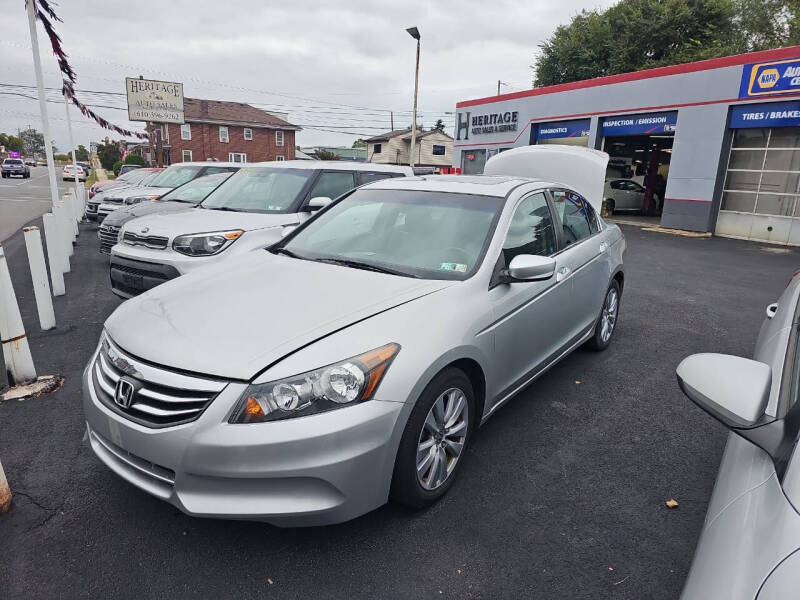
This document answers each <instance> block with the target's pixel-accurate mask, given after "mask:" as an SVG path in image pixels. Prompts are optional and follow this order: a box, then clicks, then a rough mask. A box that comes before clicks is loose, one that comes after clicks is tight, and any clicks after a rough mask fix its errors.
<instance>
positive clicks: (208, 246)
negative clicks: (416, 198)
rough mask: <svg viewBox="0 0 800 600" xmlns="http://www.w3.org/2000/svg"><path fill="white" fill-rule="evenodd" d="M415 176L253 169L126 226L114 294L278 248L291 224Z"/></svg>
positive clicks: (349, 169) (326, 167)
mask: <svg viewBox="0 0 800 600" xmlns="http://www.w3.org/2000/svg"><path fill="white" fill-rule="evenodd" d="M413 174H414V173H413V170H412V169H411V167H404V166H399V165H379V164H372V163H356V162H342V161H307V160H295V161H276V162H264V163H253V164H251V165H247V166H245V167H243V168H242V169H241V170H240V171H239V172H238V173H235V174H233V175H232V176H231V177H230V178H229V179H228V180H227V181H226V182H225V183H223V184H222V185H221V186H219V187H218V188H217V189H216V190H214V192H212V193H211V194H210V195H209V196H208V197H207V198H206V199H205V200H204V201H203V202H202V203H201V204H200V205H199V206H198V207H196V208H191V209H188V210H185V211H181V212H178V213H171V214H153V215H147V216H144V217H139V218H136V219H133V220H131V221H128V222H127V223H126V224H125V225H124V226H123V228H122V231H121V232H120V235H119V243H118V244H117V245H115V246H114V247H113V248H112V249H111V263H110V268H111V289H112V290H113V292H114V293H115V294H117V295H118V296H121V297H123V298H130V297H132V296H136V295H137V294H140V293H142V292H144V291H146V290H149V289H150V288H153V287H155V286H157V285H159V284H161V283H164V282H165V281H167V280H169V279H174V278H175V277H178V276H179V275H183V274H184V273H187V272H189V271H192V270H194V269H197V268H199V267H202V266H204V265H207V264H211V263H216V262H218V261H220V260H224V259H225V258H226V257H229V256H236V255H239V254H243V253H245V252H249V251H250V250H253V249H255V248H261V247H264V246H267V245H269V244H272V243H274V242H276V241H277V240H279V239H280V238H281V236H282V235H283V231H284V228H285V227H289V226H294V225H297V224H298V223H300V222H302V221H303V220H305V219H307V218H308V217H309V216H310V215H311V213H312V212H313V211H315V210H317V209H319V208H322V207H323V206H325V205H327V204H328V203H330V202H331V201H332V199H333V198H336V197H338V196H341V195H342V194H344V193H345V192H348V191H349V190H351V189H353V188H355V187H358V186H360V185H363V184H365V183H369V182H371V181H376V180H378V179H386V178H389V177H407V176H412V175H413Z"/></svg>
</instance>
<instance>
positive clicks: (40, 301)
mask: <svg viewBox="0 0 800 600" xmlns="http://www.w3.org/2000/svg"><path fill="white" fill-rule="evenodd" d="M22 231H23V233H24V235H25V249H26V250H27V251H28V262H29V263H30V267H31V279H32V280H33V295H34V296H35V297H36V310H37V312H38V313H39V325H41V327H42V329H43V330H45V331H47V330H48V329H52V328H53V327H55V326H56V313H55V311H54V310H53V297H52V296H51V295H50V284H49V283H48V281H47V267H45V264H44V250H43V249H42V237H41V234H40V233H39V228H38V227H26V228H25V229H23V230H22Z"/></svg>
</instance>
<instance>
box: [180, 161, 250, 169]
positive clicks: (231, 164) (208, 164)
mask: <svg viewBox="0 0 800 600" xmlns="http://www.w3.org/2000/svg"><path fill="white" fill-rule="evenodd" d="M245 164H247V163H238V162H237V163H235V162H220V161H216V160H198V161H194V162H180V163H172V164H171V165H169V166H170V167H237V168H240V167H243V166H245Z"/></svg>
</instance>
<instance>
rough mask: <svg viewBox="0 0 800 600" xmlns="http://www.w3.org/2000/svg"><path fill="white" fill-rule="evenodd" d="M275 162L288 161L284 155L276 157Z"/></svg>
mask: <svg viewBox="0 0 800 600" xmlns="http://www.w3.org/2000/svg"><path fill="white" fill-rule="evenodd" d="M275 160H286V157H285V156H284V155H283V154H278V155H277V156H276V157H275Z"/></svg>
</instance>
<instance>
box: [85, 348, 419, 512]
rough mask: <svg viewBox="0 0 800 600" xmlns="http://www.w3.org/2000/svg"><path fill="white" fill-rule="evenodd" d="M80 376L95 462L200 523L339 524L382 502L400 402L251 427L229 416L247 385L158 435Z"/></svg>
mask: <svg viewBox="0 0 800 600" xmlns="http://www.w3.org/2000/svg"><path fill="white" fill-rule="evenodd" d="M93 363H94V357H93V358H92V361H91V362H90V363H89V365H90V366H89V368H87V370H86V372H84V377H83V408H84V413H85V416H86V425H87V434H88V437H89V441H90V444H91V447H92V449H93V451H94V452H95V454H96V455H97V457H98V458H99V459H100V460H101V461H102V462H103V463H105V465H106V466H108V467H109V468H110V469H111V470H112V471H114V472H115V473H116V474H117V475H119V476H120V477H122V478H123V479H125V480H126V481H128V482H129V483H132V484H133V485H135V486H136V487H138V488H140V489H142V490H144V491H145V492H148V493H149V494H152V495H153V496H156V497H157V498H160V499H162V500H165V501H166V502H169V503H170V504H172V505H174V506H176V507H177V508H179V509H180V510H181V511H183V512H185V513H187V514H189V515H193V516H202V517H216V518H227V519H245V520H258V521H266V522H269V523H272V524H274V525H279V526H287V527H295V526H311V525H327V524H332V523H340V522H343V521H347V520H349V519H352V518H355V517H357V516H359V515H362V514H364V513H366V512H369V511H371V510H373V509H375V508H377V507H378V506H381V505H382V504H384V503H385V502H386V501H387V500H388V497H389V487H390V484H391V479H392V470H393V467H394V457H395V454H396V451H397V448H396V442H395V441H393V440H395V438H396V436H394V435H393V433H394V432H395V428H396V427H397V425H398V420H399V417H400V414H401V411H402V410H403V406H404V405H403V403H400V402H385V401H379V400H371V401H369V402H365V403H363V404H359V405H357V406H352V407H348V408H342V409H338V410H333V411H330V412H327V413H323V414H319V415H313V416H310V417H303V418H299V419H291V420H287V421H279V422H275V423H260V424H250V425H231V424H229V423H228V422H227V421H228V417H229V415H230V413H231V411H232V410H233V408H234V406H235V404H236V402H237V401H238V399H239V397H240V395H241V393H242V391H243V390H244V389H245V384H243V383H230V384H228V386H227V387H226V388H225V389H224V390H223V391H222V392H220V393H219V395H218V396H217V397H216V398H215V399H214V400H213V401H212V402H211V403H210V404H209V406H208V408H207V409H206V410H205V411H204V412H203V413H202V414H201V416H200V417H199V418H198V419H197V420H195V421H193V422H190V423H186V424H183V425H176V426H173V427H167V428H161V429H151V428H148V427H146V426H143V425H139V424H137V423H134V422H133V421H130V420H128V419H126V418H124V417H122V416H120V415H118V414H116V413H114V412H112V411H111V410H110V409H108V408H107V407H106V406H105V405H104V404H102V402H101V401H100V400H99V399H98V397H97V395H96V394H95V391H94V388H93V385H92V383H91V380H90V376H89V374H90V368H91V365H92V364H93Z"/></svg>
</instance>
